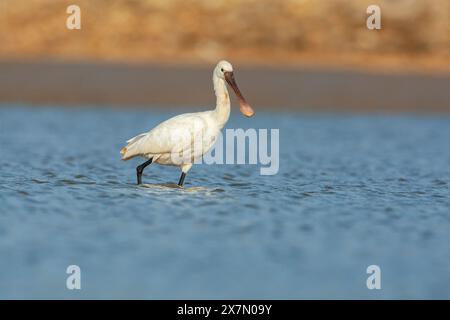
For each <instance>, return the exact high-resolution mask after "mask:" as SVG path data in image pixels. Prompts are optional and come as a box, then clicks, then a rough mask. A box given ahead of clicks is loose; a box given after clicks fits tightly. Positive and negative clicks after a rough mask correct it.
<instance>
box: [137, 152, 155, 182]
mask: <svg viewBox="0 0 450 320" xmlns="http://www.w3.org/2000/svg"><path fill="white" fill-rule="evenodd" d="M152 160H153V158H151V159H150V160H147V161H145V162H144V163H143V164H141V165H138V166H137V167H136V174H137V184H142V173H143V172H144V169H145V167H146V166H148V165H149V164H151V163H152Z"/></svg>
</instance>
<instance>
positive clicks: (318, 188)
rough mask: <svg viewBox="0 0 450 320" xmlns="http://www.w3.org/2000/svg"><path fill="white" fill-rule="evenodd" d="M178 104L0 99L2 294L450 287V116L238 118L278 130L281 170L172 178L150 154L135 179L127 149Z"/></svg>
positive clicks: (235, 119)
mask: <svg viewBox="0 0 450 320" xmlns="http://www.w3.org/2000/svg"><path fill="white" fill-rule="evenodd" d="M173 114H176V112H164V111H158V112H156V111H154V112H150V111H133V110H122V111H118V110H113V109H88V108H73V109H57V108H26V107H17V106H16V107H7V106H4V107H3V108H0V146H1V157H0V165H1V166H0V176H1V180H0V203H1V206H0V257H1V259H0V298H145V299H152V298H191V299H195V298H210V299H212V298H274V299H278V298H286V299H296V298H447V299H448V298H450V196H449V184H450V178H449V177H450V143H449V138H450V118H449V117H448V116H444V117H438V116H435V117H425V116H424V117H413V116H353V115H308V114H287V113H264V112H258V113H257V115H256V117H254V118H252V119H244V118H242V117H240V116H238V115H237V114H236V115H233V116H232V118H231V119H230V121H229V123H228V125H227V127H228V128H238V127H242V128H249V127H254V128H279V129H280V170H279V173H278V174H277V175H274V176H261V175H260V174H259V166H255V165H215V166H208V165H198V166H194V168H193V169H192V170H191V171H190V172H189V174H188V176H187V179H186V186H185V188H184V189H175V188H169V187H164V184H167V183H173V182H176V181H177V180H178V177H179V170H178V169H177V168H173V167H161V166H153V165H152V166H150V167H148V168H147V169H146V171H145V174H144V182H145V183H148V184H155V185H153V186H152V185H151V186H147V187H137V186H136V185H135V184H134V183H135V166H136V165H137V164H139V163H140V162H141V160H132V161H129V162H122V161H121V160H120V156H119V153H118V151H119V150H120V148H121V147H122V146H123V143H124V141H125V140H126V139H128V138H130V137H132V136H133V135H135V134H137V133H140V132H144V131H146V130H148V129H150V128H151V127H153V126H154V125H155V124H157V123H159V122H160V121H162V120H163V119H166V118H168V117H169V116H171V115H173ZM158 185H159V186H158ZM71 264H76V265H78V266H80V268H81V272H82V289H81V290H79V291H77V290H73V291H69V290H67V289H66V278H67V276H68V275H67V274H66V268H67V266H68V265H71ZM373 264H375V265H378V266H380V268H381V272H382V276H381V286H382V289H381V290H368V289H367V287H366V279H367V277H368V274H366V268H367V266H369V265H373Z"/></svg>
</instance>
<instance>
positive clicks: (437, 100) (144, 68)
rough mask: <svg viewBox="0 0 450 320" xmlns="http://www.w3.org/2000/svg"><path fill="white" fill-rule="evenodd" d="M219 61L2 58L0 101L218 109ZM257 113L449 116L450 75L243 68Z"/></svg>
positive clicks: (240, 74) (243, 82)
mask: <svg viewBox="0 0 450 320" xmlns="http://www.w3.org/2000/svg"><path fill="white" fill-rule="evenodd" d="M213 66H214V65H213V64H211V65H205V64H201V65H199V64H195V65H194V64H191V65H175V64H170V65H169V64H158V65H156V64H148V63H146V64H139V63H134V64H129V63H128V64H125V63H98V62H95V63H94V62H54V61H52V62H45V61H39V62H36V61H35V62H31V61H29V62H24V61H21V62H19V61H15V62H12V61H0V70H1V72H0V104H2V105H6V104H8V103H26V104H32V105H42V104H45V105H66V106H70V105H91V106H92V105H98V106H102V105H108V106H117V107H124V106H142V107H155V106H158V107H189V109H190V110H205V109H208V108H212V107H213V106H214V102H215V100H214V93H213V88H212V83H211V73H212V68H213ZM235 74H236V79H237V82H238V84H239V85H240V87H241V90H242V91H243V93H244V94H245V96H246V97H247V100H249V102H251V103H252V104H253V106H254V107H255V108H256V109H268V110H292V111H327V112H342V111H351V112H364V113H365V112H369V113H403V112H414V113H430V112H431V113H448V112H450V90H449V88H450V75H449V74H445V73H442V74H423V73H411V72H409V73H406V72H396V73H394V74H392V73H391V74H386V73H383V72H378V73H377V72H374V71H367V70H366V71H361V70H359V71H358V70H343V69H338V68H335V69H330V68H323V69H322V68H319V67H308V68H306V67H295V68H294V67H289V66H281V67H275V66H256V65H250V66H249V65H241V64H239V63H237V64H235Z"/></svg>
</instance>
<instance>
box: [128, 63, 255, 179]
mask: <svg viewBox="0 0 450 320" xmlns="http://www.w3.org/2000/svg"><path fill="white" fill-rule="evenodd" d="M225 81H226V82H227V83H228V84H229V85H230V86H231V88H233V90H234V92H235V93H236V96H237V98H238V100H239V104H240V111H241V112H242V113H243V114H244V115H245V116H247V117H251V116H252V115H253V114H254V111H253V109H252V108H251V107H250V105H249V104H248V103H247V102H246V101H245V99H244V97H243V96H242V93H241V92H240V90H239V88H238V86H237V84H236V81H235V80H234V76H233V66H232V65H231V63H229V62H227V61H224V60H222V61H220V62H219V63H218V64H217V66H216V67H215V68H214V72H213V84H214V92H215V94H216V108H215V109H214V110H209V111H203V112H196V113H185V114H181V115H178V116H175V117H173V118H170V119H168V120H166V121H164V122H162V123H160V124H159V125H157V126H156V127H155V128H153V129H152V130H150V131H149V132H146V133H141V134H139V135H137V136H136V137H134V138H131V139H130V140H128V141H127V145H126V146H125V147H123V148H122V150H120V153H121V155H122V160H129V159H131V158H134V157H136V156H141V157H144V158H146V159H148V160H147V161H145V162H144V163H142V164H141V165H139V166H137V168H136V173H137V183H138V184H141V183H142V173H143V172H144V168H145V167H147V166H148V165H149V164H151V163H152V162H154V163H158V164H161V165H172V166H178V167H180V168H181V177H180V180H179V182H178V185H179V186H180V187H181V186H183V183H184V178H185V177H186V174H187V172H188V171H189V169H190V168H191V167H192V164H193V162H194V161H195V159H197V158H200V157H202V156H203V155H204V154H205V153H206V152H208V150H209V149H211V147H212V146H213V145H214V142H215V141H216V139H217V137H218V136H219V133H220V130H221V129H222V128H223V126H224V125H225V123H227V121H228V118H229V117H230V97H229V95H228V90H227V87H226V85H225ZM186 154H188V156H186Z"/></svg>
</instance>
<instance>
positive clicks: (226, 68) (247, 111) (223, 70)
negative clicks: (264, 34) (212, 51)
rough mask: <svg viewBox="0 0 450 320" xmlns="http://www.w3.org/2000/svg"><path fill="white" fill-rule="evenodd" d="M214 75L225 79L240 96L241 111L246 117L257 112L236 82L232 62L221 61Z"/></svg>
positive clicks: (237, 95)
mask: <svg viewBox="0 0 450 320" xmlns="http://www.w3.org/2000/svg"><path fill="white" fill-rule="evenodd" d="M214 75H215V76H217V77H218V78H220V79H222V80H225V81H226V82H227V83H228V85H229V86H230V87H231V88H232V89H233V91H234V93H235V94H236V97H237V98H238V101H239V105H240V111H241V112H242V114H243V115H244V116H246V117H251V116H253V115H254V114H255V111H253V109H252V107H250V105H249V104H248V103H247V101H246V100H245V98H244V96H243V95H242V93H241V91H240V90H239V87H238V86H237V84H236V80H234V74H233V66H232V65H231V63H229V62H228V61H225V60H222V61H220V62H219V63H218V64H217V66H216V68H215V69H214Z"/></svg>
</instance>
